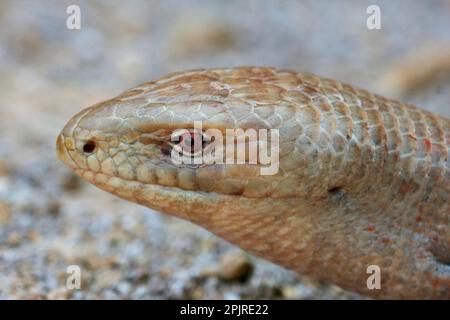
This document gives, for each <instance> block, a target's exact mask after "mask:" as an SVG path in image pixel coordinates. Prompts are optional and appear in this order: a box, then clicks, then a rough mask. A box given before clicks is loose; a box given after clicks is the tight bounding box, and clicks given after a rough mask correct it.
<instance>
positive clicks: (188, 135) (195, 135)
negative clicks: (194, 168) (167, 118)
mask: <svg viewBox="0 0 450 320" xmlns="http://www.w3.org/2000/svg"><path fill="white" fill-rule="evenodd" d="M208 142H209V141H207V140H205V139H204V136H203V133H202V132H198V131H193V130H191V131H184V132H183V133H182V134H180V135H179V136H178V140H176V141H173V143H172V145H174V146H177V148H179V149H180V151H182V152H183V153H184V154H190V155H191V156H193V155H195V154H197V153H198V152H201V151H202V150H203V148H204V147H205V145H207V144H208Z"/></svg>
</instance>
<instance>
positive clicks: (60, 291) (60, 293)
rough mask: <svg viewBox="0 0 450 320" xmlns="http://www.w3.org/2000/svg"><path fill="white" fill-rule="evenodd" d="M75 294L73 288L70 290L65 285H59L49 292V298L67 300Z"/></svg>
mask: <svg viewBox="0 0 450 320" xmlns="http://www.w3.org/2000/svg"><path fill="white" fill-rule="evenodd" d="M72 294H73V291H72V290H69V289H67V288H65V287H59V288H56V289H53V290H52V291H50V292H49V293H48V294H47V299H49V300H67V299H70V298H71V296H72Z"/></svg>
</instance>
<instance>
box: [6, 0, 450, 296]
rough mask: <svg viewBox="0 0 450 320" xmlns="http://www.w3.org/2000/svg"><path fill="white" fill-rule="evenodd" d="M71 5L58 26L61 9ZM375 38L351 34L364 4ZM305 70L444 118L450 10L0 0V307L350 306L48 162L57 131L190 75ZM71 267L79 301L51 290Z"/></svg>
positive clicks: (350, 4) (388, 5) (427, 4)
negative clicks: (74, 9) (60, 303)
mask: <svg viewBox="0 0 450 320" xmlns="http://www.w3.org/2000/svg"><path fill="white" fill-rule="evenodd" d="M72 4H76V5H78V6H79V7H80V9H81V29H80V30H68V29H67V28H66V19H67V17H68V14H67V13H66V8H67V7H68V6H69V5H72ZM371 4H376V5H378V6H379V7H380V9H381V30H369V29H368V28H367V27H366V20H367V18H368V14H367V13H366V9H367V7H368V6H369V5H371ZM241 65H258V66H274V67H283V68H290V69H293V70H297V71H308V72H313V73H316V74H319V75H322V76H326V77H331V78H335V79H338V80H342V81H344V82H348V83H351V84H353V85H356V86H359V87H363V88H365V89H369V90H371V91H375V92H377V93H380V94H383V95H386V96H388V97H391V98H399V99H401V100H403V101H405V102H410V103H413V104H416V105H418V106H420V107H422V108H424V109H428V110H431V111H433V112H436V113H438V114H440V115H444V116H447V117H448V116H450V0H430V1H419V0H415V1H413V0H397V1H389V0H385V1H381V0H371V1H347V0H339V1H328V0H315V1H258V0H254V1H242V0H235V1H207V0H204V1H191V0H189V1H186V0H183V1H181V0H180V1H175V0H164V1H144V0H142V1H138V0H128V1H110V0H104V1H74V0H71V1H56V0H55V1H31V0H30V1H8V0H0V298H1V299H16V298H30V299H69V298H72V299H86V298H100V299H127V298H131V299H143V298H148V299H165V298H194V299H202V298H210V299H219V298H225V299H247V298H256V299H260V298H277V299H359V298H361V297H360V296H358V295H356V294H353V293H349V292H346V291H343V290H341V289H340V288H337V287H333V286H329V285H326V284H323V283H320V282H317V281H314V280H312V279H309V278H307V277H302V276H298V275H296V274H294V273H292V272H289V271H287V270H284V269H282V268H281V267H277V266H275V265H273V264H271V263H268V262H265V261H263V260H260V259H257V258H254V257H250V256H248V255H246V254H245V253H243V252H242V251H240V250H238V249H237V248H235V247H233V246H231V245H230V244H228V243H226V242H224V241H222V240H220V239H218V238H216V237H215V236H213V235H211V234H210V233H208V232H207V231H204V230H202V229H200V228H199V227H196V226H194V225H192V224H190V223H188V222H185V221H181V220H177V219H175V218H171V217H167V216H164V215H161V214H159V213H157V212H154V211H151V210H149V209H146V208H143V207H139V206H137V205H134V204H131V203H128V202H124V201H121V200H119V199H118V198H116V197H114V196H112V195H110V194H107V193H105V192H103V191H101V190H99V189H96V188H94V187H92V186H90V185H88V184H87V183H85V182H82V181H81V180H79V179H78V178H77V177H75V176H74V175H72V173H71V172H70V171H69V170H68V169H67V168H66V167H64V166H63V165H62V164H61V163H59V162H58V161H57V160H56V156H55V139H56V136H57V134H58V133H59V131H60V130H61V128H62V127H63V126H64V124H65V123H66V122H67V121H68V119H69V118H70V117H71V116H72V115H73V114H75V113H76V112H78V111H79V110H81V109H82V108H85V107H87V106H89V105H91V104H94V103H96V102H99V101H102V100H105V99H107V98H111V97H112V96H115V95H117V94H119V93H121V92H122V91H124V90H125V89H128V88H130V87H133V86H135V85H137V84H139V83H141V82H145V81H147V80H150V79H154V78H156V77H159V76H162V75H164V74H166V73H168V72H174V71H181V70H184V69H191V68H207V67H231V66H241ZM72 264H75V265H78V266H80V268H81V272H82V283H81V289H80V290H68V289H67V288H66V286H65V284H66V278H67V276H68V274H67V273H66V268H67V266H69V265H72Z"/></svg>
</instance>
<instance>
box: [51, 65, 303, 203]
mask: <svg viewBox="0 0 450 320" xmlns="http://www.w3.org/2000/svg"><path fill="white" fill-rule="evenodd" d="M253 72H254V73H255V74H254V77H257V72H258V69H255V70H254V71H253ZM248 79H249V77H248V75H247V76H246V80H245V81H244V80H242V81H244V82H243V84H244V83H247V87H245V88H244V87H242V86H243V84H239V83H236V80H234V82H235V83H234V84H233V81H231V80H230V81H218V80H219V79H216V80H217V81H214V80H215V79H214V78H213V76H212V74H211V73H210V74H202V73H196V72H194V73H192V74H189V73H188V74H187V75H184V76H176V75H175V76H172V78H170V77H169V80H168V79H165V80H164V79H163V80H159V81H157V82H151V83H146V84H143V85H141V86H139V87H137V88H135V89H132V90H129V91H127V92H125V93H123V94H122V95H120V96H118V97H116V98H114V99H111V100H108V101H105V102H102V103H100V104H97V105H94V106H92V107H90V108H87V109H85V110H83V111H82V112H80V113H78V114H77V115H75V116H74V117H73V118H72V119H71V120H70V121H69V123H68V124H67V125H66V126H65V128H64V129H63V131H62V133H61V134H60V135H59V137H58V140H57V153H58V157H59V158H60V159H61V160H62V161H63V162H64V163H65V164H67V165H68V166H69V167H71V168H72V169H73V170H74V171H75V173H76V174H78V175H79V176H80V177H82V178H83V179H85V180H87V181H89V182H91V183H93V184H95V185H97V186H98V187H100V188H102V189H104V190H107V191H110V192H112V193H114V194H116V195H119V196H121V197H123V198H126V199H127V200H131V201H135V202H139V203H144V204H146V205H147V206H151V207H156V208H157V209H160V210H162V211H168V210H170V211H175V209H173V208H172V207H173V205H172V204H169V205H166V204H165V203H161V201H159V200H158V199H157V198H158V197H156V195H160V194H161V192H169V191H170V192H171V193H172V194H174V195H177V196H178V198H179V199H181V198H183V199H185V201H187V200H186V199H192V195H194V194H195V195H196V196H198V195H203V196H205V197H207V198H208V199H226V197H225V196H231V199H233V201H235V200H236V197H234V198H233V196H238V197H240V198H267V197H274V198H283V197H289V196H290V195H292V193H293V192H297V191H298V188H293V187H292V185H293V184H295V183H296V182H295V181H294V180H293V179H292V177H293V176H294V175H292V174H289V177H291V178H289V177H286V176H285V170H290V169H292V168H291V167H292V166H295V165H296V164H291V165H290V157H292V156H295V154H292V152H291V151H292V150H293V149H294V147H293V143H294V141H295V139H296V138H297V137H298V134H299V133H300V131H301V126H299V124H298V123H297V122H296V121H295V119H293V118H292V114H293V112H294V111H295V110H294V109H293V108H292V106H291V105H289V104H285V105H283V103H279V105H278V106H277V110H275V109H274V107H273V105H267V104H261V105H258V108H256V107H255V103H254V102H253V101H254V100H255V99H256V95H260V97H258V99H259V100H260V101H263V102H264V100H267V101H270V100H271V99H272V100H274V99H276V98H277V97H279V93H280V92H279V91H280V90H281V89H280V88H278V87H275V86H269V85H265V84H264V83H262V82H261V81H260V80H258V81H255V82H254V83H251V82H250V83H249V80H248ZM248 86H250V87H248ZM244 92H246V94H247V95H249V96H245V95H244ZM251 95H253V98H252V96H251ZM252 99H253V100H252ZM199 126H201V128H199ZM272 127H275V128H276V130H273V129H272ZM234 129H239V130H241V131H234ZM227 130H231V131H227ZM249 130H251V131H249ZM240 134H243V140H238V138H237V137H236V135H237V136H239V135H240ZM241 137H242V136H241ZM283 137H286V139H284V140H283ZM239 146H240V147H242V148H244V149H241V150H244V153H240V155H241V156H242V157H241V158H239V152H238V151H237V150H236V151H235V152H234V155H231V156H230V154H229V153H228V152H229V151H230V150H231V151H234V148H235V147H239ZM255 152H256V154H255ZM251 153H253V154H252V155H251ZM199 154H200V157H198V155H199ZM220 154H221V160H222V162H221V161H219V159H220ZM177 155H178V157H176V156H177ZM208 156H209V158H208ZM194 158H195V159H196V160H194ZM238 158H239V159H238ZM279 158H283V161H284V164H283V166H284V167H283V168H280V167H279V164H280V163H279ZM180 160H181V162H180ZM189 160H192V161H191V163H189ZM230 160H231V161H230ZM239 160H240V161H239ZM198 161H199V162H198ZM193 162H195V163H193ZM238 162H240V163H238ZM291 162H292V161H291ZM149 190H151V191H149ZM151 192H153V196H155V197H156V198H154V201H156V203H155V202H152V203H150V204H149V201H148V199H149V194H150V193H151ZM144 193H145V195H144ZM187 195H189V196H187ZM164 199H165V201H164V202H167V198H164ZM185 205H186V203H184V204H183V205H181V207H183V206H185ZM179 207H180V204H178V205H177V210H178V211H179V210H180V208H179Z"/></svg>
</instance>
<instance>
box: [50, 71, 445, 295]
mask: <svg viewBox="0 0 450 320" xmlns="http://www.w3.org/2000/svg"><path fill="white" fill-rule="evenodd" d="M194 120H201V121H203V128H204V130H206V129H208V128H219V129H221V130H223V129H224V128H242V129H244V130H245V129H248V128H254V129H261V128H266V129H279V133H280V162H279V168H280V170H279V172H278V173H277V174H276V175H266V176H264V175H261V174H260V171H259V169H260V165H259V164H253V165H252V164H246V165H242V164H240V165H239V164H227V165H224V164H211V165H196V166H192V165H191V166H188V165H175V164H173V163H172V161H171V158H170V156H169V155H167V154H168V153H167V149H168V146H169V141H170V134H171V132H173V131H174V130H176V129H179V128H192V126H193V121H194ZM88 141H89V142H88ZM449 144H450V121H449V119H446V118H443V117H439V116H437V115H434V114H432V113H429V112H426V111H423V110H420V109H418V108H416V107H414V106H411V105H407V104H404V103H400V102H398V101H394V100H389V99H386V98H383V97H381V96H379V95H376V94H372V93H370V92H367V91H365V90H361V89H356V88H354V87H352V86H350V85H347V84H343V83H340V82H338V81H334V80H330V79H324V78H320V77H317V76H314V75H310V74H303V73H296V72H292V71H289V70H279V69H273V68H235V69H211V70H194V71H188V72H184V73H176V74H172V75H169V76H167V77H164V78H161V79H158V80H155V81H151V82H147V83H144V84H142V85H140V86H138V87H136V88H134V89H131V90H129V91H127V92H125V93H123V94H122V95H120V96H118V97H116V98H113V99H111V100H108V101H105V102H102V103H99V104H97V105H94V106H92V107H90V108H88V109H86V110H84V111H82V112H80V113H79V114H77V115H75V116H74V117H73V118H72V119H71V120H70V121H69V123H68V124H67V125H66V127H65V128H64V130H63V131H62V133H61V135H60V136H59V137H58V141H57V149H58V156H59V158H60V159H61V160H62V161H63V162H65V163H66V164H67V165H68V166H69V167H71V168H72V169H73V170H74V171H75V173H76V174H78V175H79V176H80V177H82V178H83V179H85V180H87V181H89V182H91V183H93V184H94V185H96V186H98V187H99V188H101V189H103V190H106V191H109V192H111V193H113V194H115V195H117V196H119V197H121V198H124V199H127V200H130V201H133V202H137V203H140V204H142V205H144V206H147V207H150V208H153V209H156V210H159V211H161V212H164V213H168V214H171V215H174V216H177V217H181V218H183V219H187V220H190V221H192V222H194V223H196V224H199V225H201V226H203V227H205V228H206V229H208V230H210V231H212V232H214V233H215V234H217V235H219V236H220V237H222V238H224V239H227V240H228V241H230V242H232V243H234V244H236V245H238V246H239V247H241V248H243V249H245V250H248V251H249V252H251V253H253V254H255V255H257V256H260V257H263V258H266V259H268V260H271V261H273V262H275V263H277V264H280V265H282V266H285V267H287V268H290V269H293V270H295V271H297V272H299V273H302V274H308V275H310V276H313V277H315V278H318V279H321V280H324V281H328V282H331V283H334V284H337V285H339V286H341V287H343V288H346V289H349V290H353V291H356V292H359V293H362V294H366V295H368V296H372V297H376V298H439V299H449V298H450V265H449V263H450V228H449V211H450V210H449V209H450V208H449V203H450V201H449V194H450V159H449V149H450V145H449ZM369 265H378V266H379V267H380V270H381V289H379V290H376V289H375V290H369V289H368V288H367V285H366V283H367V282H366V281H367V278H368V277H369V276H370V274H367V267H368V266H369Z"/></svg>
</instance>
